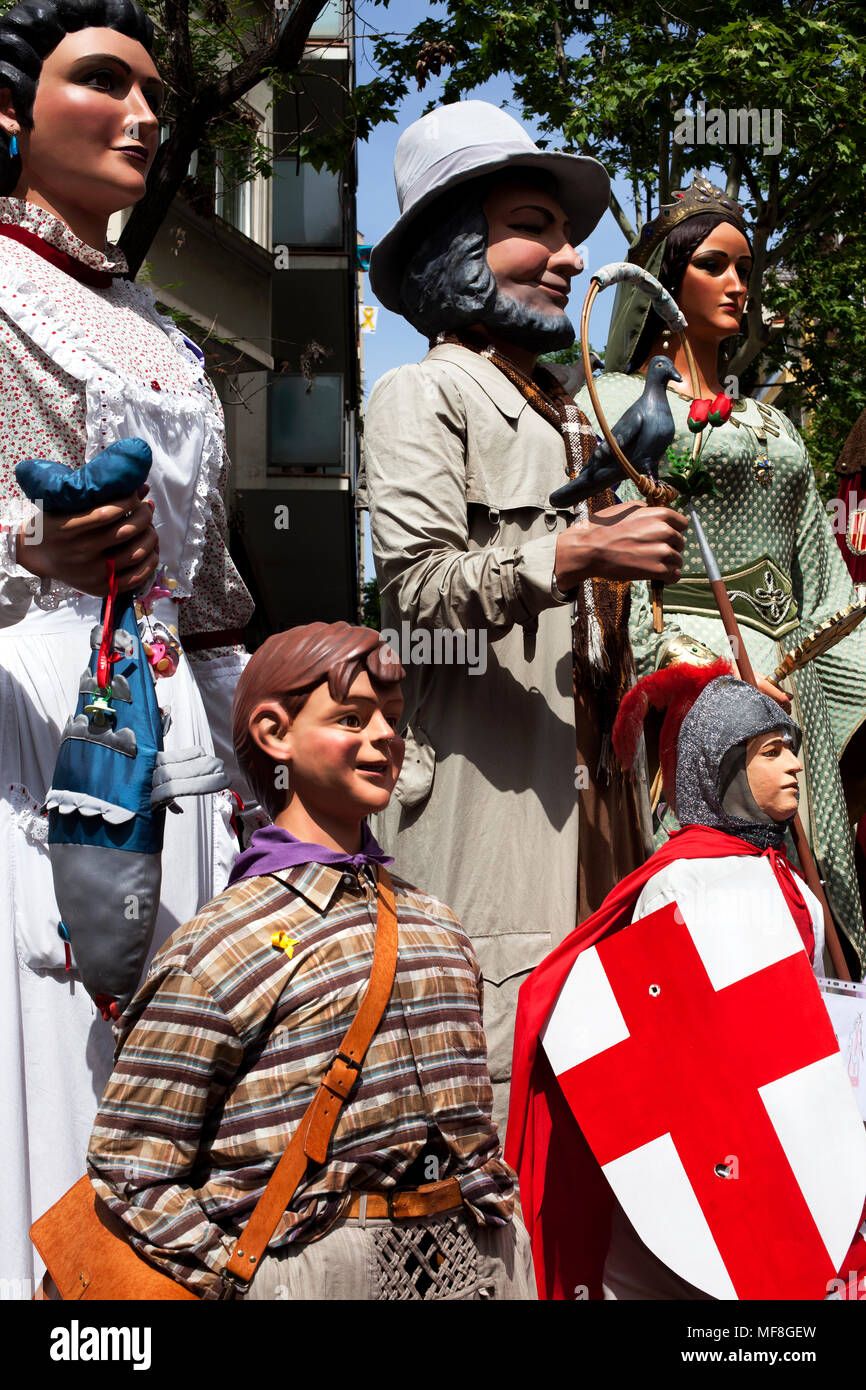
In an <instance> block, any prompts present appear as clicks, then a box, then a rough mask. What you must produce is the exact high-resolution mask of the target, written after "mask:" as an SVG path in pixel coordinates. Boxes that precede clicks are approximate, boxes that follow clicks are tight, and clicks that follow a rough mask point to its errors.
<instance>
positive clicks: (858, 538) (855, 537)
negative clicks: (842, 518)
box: [846, 507, 866, 555]
mask: <svg viewBox="0 0 866 1390" xmlns="http://www.w3.org/2000/svg"><path fill="white" fill-rule="evenodd" d="M846 529H847V537H848V546H849V548H850V549H851V550H852V551H853V553H854V554H855V555H866V507H861V508H859V509H857V510H856V511H851V512H850V513H849V516H848V526H847V528H846Z"/></svg>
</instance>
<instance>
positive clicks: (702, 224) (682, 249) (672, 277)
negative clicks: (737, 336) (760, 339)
mask: <svg viewBox="0 0 866 1390" xmlns="http://www.w3.org/2000/svg"><path fill="white" fill-rule="evenodd" d="M720 222H729V223H730V225H731V226H732V227H736V229H737V231H738V232H742V231H743V227H742V224H741V223H740V222H738V221H736V219H735V218H733V217H727V216H726V215H725V214H724V213H723V212H701V213H698V214H697V216H696V217H687V218H686V219H685V221H683V222H679V223H678V224H677V225H676V227H674V229H673V231H672V232H671V233H670V235H669V236H668V239H667V242H666V243H665V252H664V255H663V256H662V263H661V265H660V266H659V271H658V275H657V276H656V279H657V280H658V281H659V283H660V284H662V285H664V287H665V289H666V290H667V291H668V293H669V294H671V295H672V296H673V297H674V299H676V297H677V295H678V294H679V292H680V288H681V286H682V283H683V276H684V275H685V273H686V267H687V266H688V264H689V261H690V260H691V258H692V256H693V255H694V253H695V251H696V250H697V249H698V247H699V246H700V244H701V242H702V241H706V239H707V237H708V236H709V234H710V232H711V231H712V230H713V228H714V227H718V225H719V223H720ZM744 235H745V233H744ZM746 243H747V245H748V247H749V250H750V251H751V249H752V246H751V242H749V238H748V237H746ZM664 326H665V325H664V322H663V320H662V319H661V318H660V317H659V315H658V314H657V313H656V311H655V309H650V311H649V313H648V314H647V317H646V322H645V324H644V326H643V328H642V329H641V333H640V337H639V338H638V340H637V342H636V343H635V346H634V351H633V352H632V354H631V357H630V359H629V364H628V370H629V371H633V372H634V371H637V370H638V369H639V368H640V367H642V366H643V364H644V362H645V361H646V359H647V358H648V357H649V355H650V352H651V351H652V346H653V344H654V342H655V340H656V338H657V337H658V335H659V334H660V333H661V332H662V331H663V329H664ZM726 341H727V340H726ZM723 346H724V345H723Z"/></svg>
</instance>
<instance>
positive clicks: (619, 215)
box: [609, 189, 640, 246]
mask: <svg viewBox="0 0 866 1390" xmlns="http://www.w3.org/2000/svg"><path fill="white" fill-rule="evenodd" d="M609 206H610V210H611V212H612V213H613V215H614V217H615V218H616V225H617V226H618V227H619V229H620V231H621V232H622V234H623V236H624V237H625V239H626V241H627V242H628V244H629V246H631V244H632V242H633V241H634V239H635V236H636V235H637V233H636V232H635V229H634V227H633V226H632V225H631V223H630V222H629V220H628V218H627V216H626V214H625V210H624V209H623V207H622V204H621V203H620V201H619V199H618V198H617V196H616V194H615V193H614V191H613V189H611V190H610V204H609ZM638 210H640V207H639V205H638Z"/></svg>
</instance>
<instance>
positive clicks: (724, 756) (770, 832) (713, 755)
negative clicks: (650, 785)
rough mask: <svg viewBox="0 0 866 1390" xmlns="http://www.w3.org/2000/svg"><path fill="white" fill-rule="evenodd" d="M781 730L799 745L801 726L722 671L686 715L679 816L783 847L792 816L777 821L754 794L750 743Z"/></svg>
mask: <svg viewBox="0 0 866 1390" xmlns="http://www.w3.org/2000/svg"><path fill="white" fill-rule="evenodd" d="M774 729H781V730H782V731H783V732H784V733H787V734H788V735H789V737H790V739H791V743H792V746H793V748H794V751H795V752H797V751H798V750H799V747H800V740H801V737H802V735H801V731H800V727H799V725H797V724H795V723H794V721H793V719H791V718H790V717H789V716H788V715H787V714H785V712H784V710H783V709H781V707H780V706H779V705H777V704H776V702H775V700H771V699H770V697H769V696H768V695H762V694H761V692H760V691H759V690H755V688H754V687H753V686H751V685H747V684H746V683H745V682H744V681H740V680H737V679H736V677H734V676H719V678H718V679H717V680H714V681H711V682H710V684H709V685H708V686H707V687H706V688H705V689H704V690H703V691H702V692H701V694H700V695H699V696H698V698H697V700H695V703H694V704H693V705H692V707H691V709H690V710H689V712H688V714H687V715H686V717H685V718H684V720H683V723H682V728H681V729H680V736H679V743H678V745H677V820H678V821H679V823H680V825H708V826H710V827H711V828H712V829H714V830H724V831H726V832H727V834H729V835H736V836H738V837H739V838H740V839H741V840H748V841H749V843H750V844H753V845H756V846H757V847H758V848H759V849H768V848H770V847H771V846H772V847H773V848H776V849H780V848H781V847H782V843H783V841H784V837H785V830H786V829H787V826H788V822H787V821H782V822H780V821H774V820H773V819H772V817H770V816H769V815H767V813H766V812H765V811H762V810H761V809H760V807H759V806H758V804H757V802H756V801H755V799H754V797H753V796H752V792H751V788H750V787H749V782H748V778H747V776H746V745H747V744H748V741H749V739H751V738H755V737H756V736H757V735H758V734H768V733H771V732H772V731H773V730H774ZM791 819H793V817H792V818H791Z"/></svg>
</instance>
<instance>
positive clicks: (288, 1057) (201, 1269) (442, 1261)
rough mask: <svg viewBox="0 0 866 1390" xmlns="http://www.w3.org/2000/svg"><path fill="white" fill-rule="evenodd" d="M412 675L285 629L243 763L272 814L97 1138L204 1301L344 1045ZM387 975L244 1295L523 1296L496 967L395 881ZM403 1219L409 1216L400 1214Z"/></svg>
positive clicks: (120, 1203)
mask: <svg viewBox="0 0 866 1390" xmlns="http://www.w3.org/2000/svg"><path fill="white" fill-rule="evenodd" d="M402 676H403V670H402V667H401V666H400V665H399V663H397V662H396V660H395V659H394V658H393V653H390V652H389V651H388V649H387V648H385V647H383V646H382V645H381V643H380V639H379V634H378V633H376V632H374V631H372V630H371V629H368V628H358V627H350V626H349V625H347V624H346V623H334V624H331V625H327V624H325V623H312V624H310V625H308V626H306V627H300V628H295V629H292V630H291V631H289V632H284V633H279V634H277V635H276V636H274V637H271V638H269V639H268V641H267V642H266V643H265V644H264V646H262V647H261V648H260V649H259V650H258V651H257V652H256V654H255V655H254V656H253V658H252V660H251V661H250V663H249V665H248V666H247V668H246V670H245V671H244V674H243V675H242V677H241V679H240V682H239V684H238V689H237V694H236V698H235V706H234V736H235V744H236V748H237V753H238V758H239V760H240V763H241V765H242V766H243V767H244V769H245V771H246V773H247V775H248V776H249V778H250V780H251V782H252V784H253V785H254V788H255V790H256V793H257V795H258V797H259V798H260V800H261V801H262V803H263V804H264V805H265V806H267V807H268V809H269V810H270V811H271V814H272V815H273V816H274V819H275V824H274V825H273V826H270V827H268V828H267V829H265V830H261V831H257V832H256V834H255V835H254V836H253V839H252V842H251V844H250V847H249V849H248V850H246V851H245V852H244V854H242V855H241V857H240V859H239V860H238V862H237V864H236V865H235V868H234V870H233V873H232V881H231V884H230V886H229V887H228V888H227V889H226V891H225V892H224V893H222V894H220V896H219V897H217V898H214V899H213V901H212V902H211V903H209V904H208V905H207V906H206V907H205V908H204V909H203V910H202V911H201V912H200V913H199V915H198V916H197V917H196V918H195V919H194V920H193V921H191V922H189V923H187V925H186V926H184V927H182V928H180V930H179V931H177V932H176V933H175V934H174V936H173V937H171V939H170V940H169V941H168V942H167V943H166V945H165V946H164V947H163V948H162V950H161V951H160V952H159V953H158V955H157V956H156V957H155V959H154V962H153V965H152V966H151V970H150V973H149V975H148V979H147V981H146V983H145V985H144V987H143V988H142V989H141V991H140V992H139V994H138V995H137V997H136V998H135V999H134V1000H133V1002H132V1004H131V1005H130V1006H129V1009H128V1010H127V1012H126V1014H125V1015H124V1016H123V1019H122V1021H121V1026H120V1042H121V1047H120V1051H119V1054H118V1058H117V1063H116V1067H115V1071H114V1074H113V1076H112V1078H111V1080H110V1081H109V1084H108V1087H107V1089H106V1091H105V1095H104V1097H103V1101H102V1107H101V1110H100V1112H99V1115H98V1117H97V1121H96V1126H95V1128H94V1131H93V1136H92V1140H91V1148H90V1154H89V1169H90V1173H91V1177H92V1179H93V1183H94V1186H95V1188H96V1190H97V1192H98V1193H99V1195H100V1196H101V1197H102V1198H103V1199H104V1200H105V1201H106V1202H107V1203H108V1204H109V1206H110V1207H111V1208H112V1210H113V1211H115V1212H116V1213H117V1214H118V1215H119V1216H120V1217H121V1218H122V1219H123V1221H124V1222H125V1223H126V1225H127V1226H128V1227H129V1231H130V1238H131V1241H132V1243H133V1245H134V1246H135V1248H136V1250H138V1251H139V1253H140V1254H142V1255H143V1256H144V1257H145V1258H146V1259H147V1260H149V1261H151V1262H152V1263H153V1264H155V1265H156V1266H157V1267H158V1268H159V1269H160V1270H161V1271H162V1272H164V1273H167V1274H169V1275H170V1276H172V1277H173V1278H175V1279H177V1280H179V1281H180V1282H181V1283H182V1284H184V1285H185V1286H186V1287H187V1288H189V1289H191V1290H192V1291H193V1292H195V1293H197V1294H199V1295H201V1296H202V1297H203V1298H220V1297H225V1296H226V1295H227V1293H229V1292H231V1291H232V1287H233V1286H232V1285H231V1284H229V1283H227V1281H226V1280H224V1279H223V1277H222V1271H223V1270H224V1268H225V1266H226V1264H227V1262H228V1261H229V1259H230V1257H231V1256H232V1253H233V1251H234V1247H235V1245H236V1237H237V1235H238V1233H239V1231H240V1230H241V1229H242V1228H243V1227H244V1225H245V1223H246V1221H247V1219H248V1217H249V1215H250V1212H251V1211H252V1209H253V1207H254V1206H255V1204H256V1202H257V1200H258V1198H259V1197H260V1195H261V1193H262V1191H263V1189H264V1187H265V1184H266V1183H267V1181H268V1179H269V1177H270V1176H271V1173H272V1172H273V1170H274V1168H275V1166H276V1164H277V1162H278V1161H279V1159H280V1157H281V1156H282V1154H283V1152H284V1151H285V1149H286V1146H287V1143H288V1141H289V1139H290V1138H291V1137H292V1135H293V1133H294V1132H295V1131H296V1130H297V1128H298V1124H299V1122H300V1121H301V1118H302V1117H303V1116H304V1114H305V1111H306V1109H307V1106H308V1105H309V1103H310V1100H311V1098H312V1097H313V1095H314V1093H315V1092H316V1089H317V1087H318V1084H319V1081H320V1079H321V1078H322V1076H323V1074H324V1073H325V1072H326V1071H328V1069H329V1067H330V1066H331V1064H332V1062H333V1060H334V1058H335V1055H337V1054H338V1050H339V1049H340V1048H341V1044H342V1043H343V1040H344V1035H345V1034H346V1031H347V1029H348V1027H349V1025H350V1023H351V1022H352V1020H353V1019H354V1018H355V1016H356V1015H357V1013H358V1008H359V1003H360V1000H361V996H362V995H363V993H364V990H365V988H366V986H367V983H368V980H369V978H370V971H371V962H372V957H373V947H374V942H375V938H376V921H377V909H376V901H377V892H376V883H377V872H378V866H380V865H382V864H384V863H386V862H390V861H389V860H387V859H386V856H384V855H383V854H382V851H381V850H380V849H379V847H378V845H377V844H376V842H375V840H374V839H373V837H372V836H371V835H370V833H369V831H368V830H367V829H366V825H365V823H364V818H365V817H366V816H367V815H368V814H369V813H370V812H371V811H374V810H381V809H382V808H383V807H384V806H385V805H387V802H388V799H389V797H390V795H391V791H392V788H393V786H394V783H395V781H396V779H397V774H398V772H399V770H400V764H401V761H402V756H403V744H402V740H401V739H400V738H399V737H398V736H397V734H396V726H397V723H398V721H399V719H400V714H401V710H402V696H401V691H400V680H401V678H402ZM393 886H394V892H395V897H396V909H397V924H398V955H397V968H396V976H395V979H394V983H393V987H392V990H391V994H390V998H389V1000H388V1003H387V1005H386V1007H385V1011H384V1014H383V1016H382V1019H381V1022H380V1024H379V1027H378V1030H377V1032H376V1033H375V1036H374V1037H373V1040H372V1042H371V1043H370V1045H369V1047H368V1049H367V1051H366V1055H365V1056H364V1059H363V1062H362V1065H361V1071H360V1078H359V1080H358V1081H357V1082H356V1084H355V1087H354V1090H352V1092H351V1094H350V1097H349V1100H348V1102H347V1103H346V1104H345V1106H344V1108H343V1110H342V1112H341V1114H340V1117H339V1119H338V1121H337V1125H336V1128H335V1130H334V1132H333V1135H332V1137H331V1140H330V1144H329V1147H328V1150H327V1155H326V1157H325V1161H324V1162H322V1163H311V1164H310V1165H309V1166H308V1168H307V1170H306V1172H305V1174H304V1176H303V1178H302V1180H301V1182H300V1184H299V1186H298V1187H297V1189H296V1190H295V1193H294V1196H293V1197H292V1199H291V1200H290V1201H289V1205H288V1208H287V1210H285V1211H284V1213H283V1215H282V1217H281V1218H280V1220H279V1222H278V1224H277V1226H276V1230H275V1233H274V1235H273V1237H272V1238H271V1241H270V1244H269V1247H268V1251H267V1254H266V1255H265V1257H264V1259H263V1260H262V1261H261V1265H260V1267H259V1268H258V1269H257V1272H256V1275H255V1279H254V1280H253V1282H252V1284H251V1286H250V1288H249V1292H248V1293H247V1294H246V1296H247V1297H252V1298H254V1299H268V1298H278V1297H289V1298H327V1299H335V1298H337V1299H343V1298H360V1299H376V1298H398V1299H405V1298H428V1299H431V1298H434V1299H435V1298H457V1297H459V1298H467V1297H468V1298H472V1297H478V1298H482V1297H501V1298H532V1297H534V1296H535V1288H534V1282H533V1277H532V1270H531V1260H530V1258H529V1251H528V1239H527V1236H526V1231H525V1229H524V1227H523V1224H522V1222H521V1220H520V1217H519V1215H518V1214H517V1213H516V1211H515V1199H514V1183H513V1174H512V1173H511V1171H510V1170H509V1169H508V1168H507V1167H506V1166H505V1164H504V1162H503V1160H502V1155H501V1149H500V1144H499V1139H498V1137H497V1133H496V1128H495V1126H494V1124H493V1122H492V1119H491V1104H492V1092H491V1086H490V1078H489V1075H488V1072H487V1060H486V1053H485V1043H484V1033H483V1031H482V1026H481V975H480V971H479V969H478V964H477V961H476V959H475V955H474V952H473V950H472V947H471V946H470V944H469V941H468V940H467V938H466V936H465V934H464V933H463V931H462V929H461V927H460V924H459V922H458V921H457V919H456V918H455V917H454V915H453V914H452V913H451V912H450V911H449V910H448V908H447V907H444V906H443V905H442V904H441V903H440V902H437V900H436V899H435V898H431V897H429V896H428V895H427V894H426V893H423V892H420V891H419V890H418V889H415V888H413V887H412V886H411V885H410V884H408V883H406V882H405V881H403V880H402V879H399V878H395V879H394V884H393ZM404 1217H405V1219H402V1218H404Z"/></svg>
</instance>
